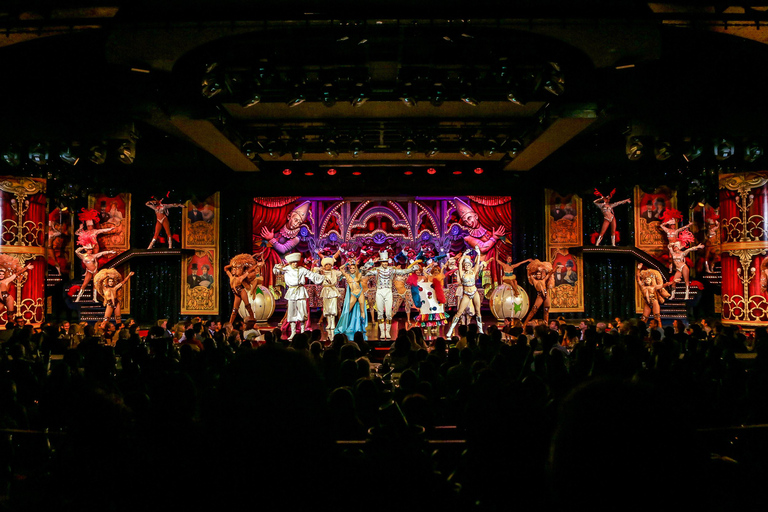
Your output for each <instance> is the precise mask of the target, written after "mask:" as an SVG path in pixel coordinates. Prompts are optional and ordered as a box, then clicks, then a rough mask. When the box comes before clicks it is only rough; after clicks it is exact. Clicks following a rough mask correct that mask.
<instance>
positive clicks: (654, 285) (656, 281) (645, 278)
mask: <svg viewBox="0 0 768 512" xmlns="http://www.w3.org/2000/svg"><path fill="white" fill-rule="evenodd" d="M635 279H636V280H637V285H638V286H639V287H640V292H641V293H642V295H643V301H644V303H643V316H641V317H640V318H641V319H642V320H647V319H649V318H655V319H657V320H660V317H659V315H660V314H661V306H660V305H661V304H663V303H664V299H666V298H668V297H669V292H668V291H667V290H665V289H664V288H665V287H667V286H670V285H671V283H665V282H664V278H662V276H661V274H660V273H659V271H658V270H654V269H650V268H649V269H645V270H643V264H642V263H640V264H638V265H637V271H636V272H635Z"/></svg>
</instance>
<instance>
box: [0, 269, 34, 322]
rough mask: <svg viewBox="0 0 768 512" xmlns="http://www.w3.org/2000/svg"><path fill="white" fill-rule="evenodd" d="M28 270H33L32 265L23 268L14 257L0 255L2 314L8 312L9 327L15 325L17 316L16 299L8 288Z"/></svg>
mask: <svg viewBox="0 0 768 512" xmlns="http://www.w3.org/2000/svg"><path fill="white" fill-rule="evenodd" d="M28 270H32V265H31V264H29V265H27V266H26V267H22V266H21V264H20V263H19V260H17V259H16V258H14V257H13V256H9V255H7V254H0V313H2V312H3V311H7V312H8V313H7V314H6V317H5V318H6V320H7V321H8V325H9V326H10V325H13V320H14V317H15V316H16V299H15V298H14V296H13V295H12V294H11V293H8V288H9V287H10V285H11V283H12V282H13V281H15V280H16V279H18V278H19V276H21V275H22V274H25V273H26V272H27V271H28Z"/></svg>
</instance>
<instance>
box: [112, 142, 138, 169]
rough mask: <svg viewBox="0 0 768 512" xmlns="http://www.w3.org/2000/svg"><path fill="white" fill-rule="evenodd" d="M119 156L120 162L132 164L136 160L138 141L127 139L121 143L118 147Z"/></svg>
mask: <svg viewBox="0 0 768 512" xmlns="http://www.w3.org/2000/svg"><path fill="white" fill-rule="evenodd" d="M117 158H118V160H120V163H123V164H126V165H130V164H132V163H133V162H134V160H136V143H135V142H133V141H132V140H126V141H123V142H122V143H120V146H118V148H117Z"/></svg>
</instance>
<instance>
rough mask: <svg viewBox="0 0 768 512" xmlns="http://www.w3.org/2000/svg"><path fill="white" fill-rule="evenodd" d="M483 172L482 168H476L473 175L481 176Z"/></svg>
mask: <svg viewBox="0 0 768 512" xmlns="http://www.w3.org/2000/svg"><path fill="white" fill-rule="evenodd" d="M483 172H485V171H483V168H482V167H478V168H476V169H475V174H483Z"/></svg>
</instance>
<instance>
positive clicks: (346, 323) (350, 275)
mask: <svg viewBox="0 0 768 512" xmlns="http://www.w3.org/2000/svg"><path fill="white" fill-rule="evenodd" d="M341 273H342V274H343V275H344V279H345V281H346V282H347V287H346V293H345V294H344V305H343V306H342V309H341V316H340V317H339V321H338V322H337V323H336V331H335V332H336V334H346V335H347V338H348V339H350V340H351V339H353V338H354V337H355V333H356V332H362V333H363V338H365V339H366V340H367V339H368V334H367V332H366V330H367V328H368V315H367V314H366V303H365V294H364V293H363V286H362V282H361V281H362V279H363V276H362V274H361V273H360V270H359V269H358V267H357V262H356V261H355V260H354V259H348V260H347V262H346V263H344V265H343V266H342V267H341Z"/></svg>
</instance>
